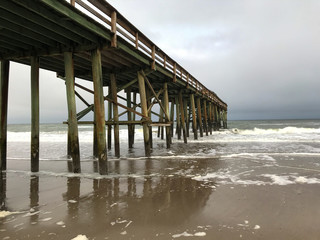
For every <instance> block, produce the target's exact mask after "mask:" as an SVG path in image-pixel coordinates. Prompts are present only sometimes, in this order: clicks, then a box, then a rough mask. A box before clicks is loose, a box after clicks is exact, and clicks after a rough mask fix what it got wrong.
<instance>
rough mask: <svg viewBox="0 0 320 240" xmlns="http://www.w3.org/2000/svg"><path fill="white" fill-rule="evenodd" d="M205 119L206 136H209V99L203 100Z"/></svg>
mask: <svg viewBox="0 0 320 240" xmlns="http://www.w3.org/2000/svg"><path fill="white" fill-rule="evenodd" d="M203 120H204V124H203V126H204V130H205V132H206V136H208V135H209V134H208V115H207V101H206V100H203Z"/></svg>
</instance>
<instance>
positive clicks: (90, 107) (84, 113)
mask: <svg viewBox="0 0 320 240" xmlns="http://www.w3.org/2000/svg"><path fill="white" fill-rule="evenodd" d="M93 109H94V105H93V104H92V105H90V106H89V107H87V108H85V109H83V110H82V111H81V112H78V113H77V120H78V121H79V120H80V119H81V118H83V117H84V116H86V115H87V114H88V113H89V112H91V111H93Z"/></svg>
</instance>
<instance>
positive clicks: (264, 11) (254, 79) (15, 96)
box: [8, 0, 320, 123]
mask: <svg viewBox="0 0 320 240" xmlns="http://www.w3.org/2000/svg"><path fill="white" fill-rule="evenodd" d="M109 3H110V4H111V5H113V6H114V7H115V8H116V9H117V10H118V11H119V12H120V13H121V14H122V15H124V16H125V17H126V18H127V19H128V20H129V21H130V22H131V23H133V24H134V25H135V26H136V27H137V28H138V29H139V30H140V31H142V32H143V33H144V34H145V35H146V36H148V37H149V39H151V40H152V41H153V42H154V43H155V44H157V46H158V47H160V48H161V49H162V50H163V51H164V52H166V53H167V54H168V55H169V56H171V57H172V58H173V59H174V60H175V61H177V62H178V63H179V64H180V65H181V66H183V67H184V68H185V69H186V70H188V71H189V72H190V73H191V74H192V75H193V76H194V77H196V78H197V79H198V80H199V81H200V82H202V83H203V84H204V85H205V86H206V87H207V88H209V89H210V90H212V91H214V92H215V93H217V95H218V96H219V97H220V98H221V99H223V100H224V101H225V102H226V103H227V104H228V119H229V120H241V119H245V120H247V119H307V118H320V94H319V93H320V67H319V66H320V44H319V43H320V14H319V12H320V1H318V0H308V1H301V0H223V1H222V0H206V1H204V0H202V1H201V0H183V1H182V0H175V1H172V0H161V1H150V0H110V1H109ZM10 74H11V76H10V85H9V86H10V90H9V116H8V117H9V119H8V121H9V123H10V122H11V123H20V122H28V121H30V120H29V119H30V108H31V107H30V86H29V85H30V77H29V76H30V69H29V67H27V66H21V65H18V64H12V68H11V72H10ZM40 91H41V92H40V121H41V122H61V121H64V120H65V119H66V118H67V108H66V96H65V95H66V93H65V86H64V83H63V81H61V80H59V79H56V78H55V73H50V72H47V71H41V73H40ZM88 97H90V98H92V96H88ZM90 98H89V99H90ZM91 102H92V101H91ZM77 104H78V105H77V108H78V110H81V109H82V108H84V106H83V104H81V103H80V102H77Z"/></svg>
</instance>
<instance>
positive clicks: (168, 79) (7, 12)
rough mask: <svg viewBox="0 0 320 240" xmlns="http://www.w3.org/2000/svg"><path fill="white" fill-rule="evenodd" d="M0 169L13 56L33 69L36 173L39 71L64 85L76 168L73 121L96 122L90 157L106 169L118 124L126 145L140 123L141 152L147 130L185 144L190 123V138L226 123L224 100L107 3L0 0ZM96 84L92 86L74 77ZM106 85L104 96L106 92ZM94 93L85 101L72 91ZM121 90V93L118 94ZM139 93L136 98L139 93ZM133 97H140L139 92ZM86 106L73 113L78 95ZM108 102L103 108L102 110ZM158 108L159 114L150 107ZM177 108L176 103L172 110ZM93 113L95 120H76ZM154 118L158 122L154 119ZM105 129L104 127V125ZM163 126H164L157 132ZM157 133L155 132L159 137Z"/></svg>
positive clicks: (148, 141) (35, 161) (34, 160)
mask: <svg viewBox="0 0 320 240" xmlns="http://www.w3.org/2000/svg"><path fill="white" fill-rule="evenodd" d="M0 59H1V68H0V71H1V79H0V81H1V85H0V88H1V89H0V90H1V96H0V97H1V122H0V124H1V133H0V134H1V152H0V159H1V169H3V170H5V169H6V132H7V131H6V125H7V104H8V100H7V99H8V82H9V65H10V61H14V62H18V63H22V64H27V65H30V66H31V83H32V89H31V91H32V94H31V96H32V101H31V103H32V114H31V115H32V130H31V135H32V141H31V170H32V171H35V172H36V171H38V170H39V69H46V70H50V71H54V72H56V73H57V76H58V77H60V78H61V79H63V80H64V81H65V82H66V92H67V104H68V121H67V122H66V123H67V124H68V126H69V134H68V155H70V157H71V158H72V162H73V171H74V172H80V171H81V167H80V157H79V140H78V124H79V123H85V124H94V126H95V127H94V132H95V134H94V135H95V137H94V146H95V147H94V155H95V156H96V157H97V158H98V159H99V172H100V173H101V174H106V173H107V169H106V166H107V165H106V161H107V149H108V148H111V129H113V133H114V148H115V154H116V156H120V145H119V125H128V130H129V131H128V134H129V136H128V139H129V143H128V144H129V147H133V144H134V126H135V125H136V124H140V125H142V126H143V131H144V142H145V154H146V156H150V148H152V135H151V131H150V130H151V127H152V126H158V127H159V133H160V132H161V128H165V133H166V145H167V147H168V148H169V147H170V144H171V143H172V140H171V137H172V135H173V134H174V131H173V123H174V122H175V121H176V126H177V127H176V129H177V130H176V133H177V135H178V138H179V139H180V138H181V132H182V135H183V139H184V142H185V143H187V137H188V136H189V126H190V123H192V129H193V133H194V138H195V139H196V138H198V134H197V132H198V128H199V133H200V137H202V136H203V132H205V133H206V135H208V133H209V132H210V133H212V130H217V129H219V128H220V127H224V128H226V127H227V104H226V103H224V102H223V101H222V100H221V99H220V98H219V97H218V96H217V95H216V94H215V93H214V92H212V91H210V90H209V89H207V88H206V87H205V86H203V85H202V84H201V83H200V82H199V81H198V80H196V79H195V78H194V77H193V76H192V75H191V74H190V73H188V72H187V71H186V70H185V69H184V68H183V67H182V66H180V65H179V64H178V63H176V62H175V61H174V60H173V59H171V58H170V57H169V56H167V55H166V54H165V53H164V52H163V51H162V50H161V49H160V48H159V47H157V46H156V45H155V44H154V43H153V42H152V41H151V40H149V39H148V38H147V37H146V36H145V35H144V34H143V33H141V32H140V31H139V30H138V29H137V28H135V27H134V26H133V25H132V24H131V23H130V22H129V21H128V20H127V19H125V18H124V17H123V16H122V15H121V14H120V13H119V12H118V11H117V10H116V9H114V8H113V7H112V6H111V5H109V4H108V3H107V2H105V1H104V0H88V1H86V2H83V1H82V0H76V1H71V3H69V2H66V1H64V0H38V1H34V0H2V1H1V2H0ZM75 78H80V79H84V80H87V81H90V82H93V86H94V87H93V89H88V88H85V87H84V86H81V85H80V84H78V83H76V82H75ZM103 87H108V89H109V94H108V95H107V96H104V95H103ZM77 88H81V89H83V90H85V91H87V92H90V93H92V94H93V95H94V103H88V102H87V101H86V100H85V99H84V98H83V97H82V96H80V95H79V93H78V92H77ZM121 92H124V94H123V93H122V94H120V93H121ZM137 94H139V95H137ZM124 95H125V96H126V97H123V96H124ZM137 96H138V97H137ZM76 97H79V98H80V99H81V100H82V101H83V102H84V103H85V105H86V106H87V108H85V109H82V110H81V111H79V112H77V110H76V105H75V98H76ZM105 101H107V102H108V112H107V113H105V112H104V109H105V107H104V104H105ZM155 105H158V106H159V107H157V109H160V111H159V112H154V111H153V107H154V106H155ZM174 106H175V107H176V108H175V109H174ZM91 111H94V120H93V121H92V122H81V118H82V117H84V116H85V115H86V114H88V113H89V112H91ZM124 115H125V116H127V120H126V121H120V120H119V118H120V117H121V116H124ZM154 119H157V120H156V121H155V120H154ZM106 126H107V127H106ZM162 131H163V130H162ZM159 136H160V134H159Z"/></svg>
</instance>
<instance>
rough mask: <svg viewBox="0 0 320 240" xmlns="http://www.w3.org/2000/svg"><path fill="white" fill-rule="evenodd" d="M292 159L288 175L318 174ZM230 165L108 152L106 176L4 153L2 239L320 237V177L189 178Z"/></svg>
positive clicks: (89, 168)
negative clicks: (35, 167) (36, 164)
mask: <svg viewBox="0 0 320 240" xmlns="http://www.w3.org/2000/svg"><path fill="white" fill-rule="evenodd" d="M309 160H310V161H313V160H315V159H309ZM283 161H284V160H283ZM244 162H245V161H244ZM297 162H299V159H298V158H297V157H296V158H295V162H293V161H291V162H290V164H291V165H290V166H293V167H294V170H293V171H291V170H290V171H291V172H293V173H294V174H298V175H299V174H300V175H303V176H306V177H308V176H309V177H310V178H311V177H314V175H315V174H316V175H317V176H319V172H317V171H316V172H312V169H310V168H308V169H302V168H301V167H300V168H299V167H297V166H298V165H294V163H297ZM278 163H279V161H278ZM230 165H232V162H230V160H228V161H226V160H221V159H212V158H210V159H209V158H208V159H207V158H203V159H197V160H192V159H180V160H179V159H174V160H172V159H170V158H167V159H150V160H146V159H136V160H121V161H110V162H109V171H110V174H109V176H106V177H100V176H99V175H98V174H97V173H94V172H95V170H96V169H95V168H96V164H95V163H94V162H92V161H87V162H83V163H82V169H83V172H84V173H83V174H80V175H75V174H72V173H68V171H67V162H66V161H41V164H40V166H41V172H40V173H39V174H36V175H32V174H31V173H30V172H26V169H29V162H28V161H24V160H8V169H9V170H8V171H7V172H6V173H4V176H3V180H2V181H1V184H2V186H1V198H0V200H1V203H2V210H6V211H10V212H14V214H12V215H9V216H6V217H2V218H0V239H73V238H75V237H76V236H78V235H86V237H87V238H88V239H185V238H187V239H220V240H223V239H228V240H229V239H290V240H295V239H320V229H319V226H320V207H319V202H320V188H319V184H306V183H303V182H301V183H299V182H297V183H295V184H287V185H281V184H269V183H268V182H267V181H268V180H267V179H264V180H265V181H266V184H250V181H254V180H257V179H258V177H257V176H253V175H250V176H248V179H247V180H248V181H247V182H245V183H243V184H240V181H238V182H232V181H229V182H224V181H222V180H223V177H220V178H219V181H217V182H216V181H215V180H214V178H212V179H208V178H203V179H202V178H197V177H196V176H200V175H201V176H205V175H206V174H208V172H210V173H213V172H215V171H220V170H221V169H224V168H226V167H230ZM256 165H257V163H255V162H253V161H247V162H246V164H245V166H244V167H243V168H244V170H248V169H252V168H254V167H256ZM287 165H288V164H287ZM257 169H258V168H257ZM266 169H268V171H271V170H270V166H265V167H261V166H260V168H259V171H260V173H269V172H268V171H265V170H266ZM271 169H273V170H272V171H276V172H277V174H281V173H283V172H286V171H288V168H286V169H284V168H279V167H272V166H271ZM237 171H238V170H237ZM257 171H258V170H257ZM281 171H282V172H281ZM260 173H259V174H260ZM260 175H261V174H260ZM260 175H259V176H260ZM260 178H261V177H260ZM249 180H250V181H249ZM241 181H242V180H241Z"/></svg>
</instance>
